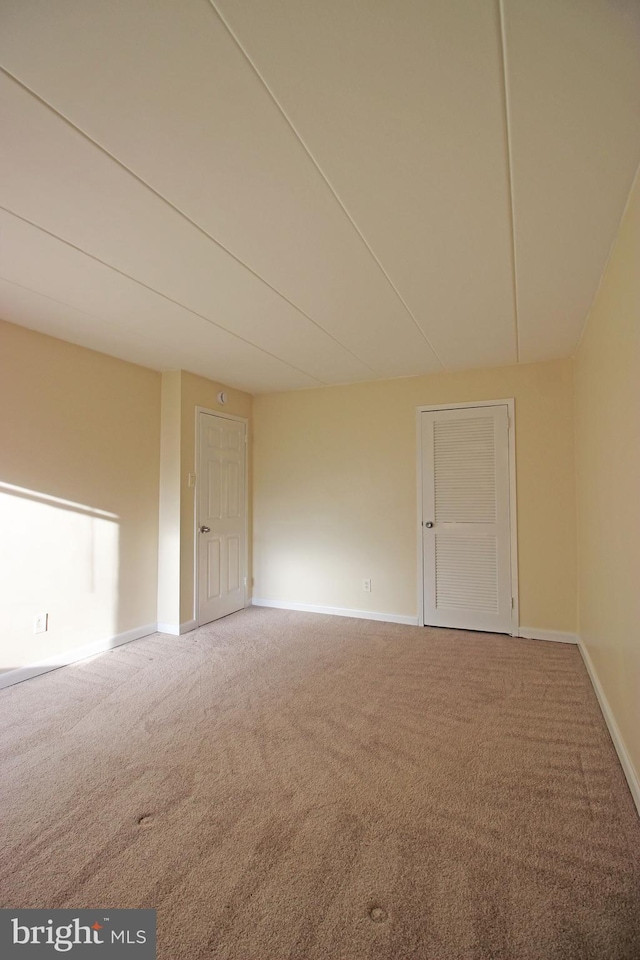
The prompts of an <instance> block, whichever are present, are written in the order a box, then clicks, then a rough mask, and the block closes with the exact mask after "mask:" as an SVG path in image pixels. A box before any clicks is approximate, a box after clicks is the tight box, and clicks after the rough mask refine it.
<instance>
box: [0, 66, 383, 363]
mask: <svg viewBox="0 0 640 960" xmlns="http://www.w3.org/2000/svg"><path fill="white" fill-rule="evenodd" d="M0 71H1V72H2V73H4V74H5V75H6V76H7V77H9V78H10V79H11V80H13V81H14V83H17V84H18V86H20V87H22V89H23V90H25V91H26V92H27V93H28V94H29V95H30V96H32V97H33V98H34V99H35V100H37V101H38V102H39V103H41V104H42V105H43V106H44V107H46V108H47V110H50V111H51V112H52V113H53V114H55V116H56V117H59V118H60V120H62V121H63V122H64V123H66V124H67V125H68V126H70V127H71V129H72V130H75V131H76V133H78V134H80V136H81V137H84V138H85V140H88V141H89V143H92V144H93V146H94V147H96V149H98V150H100V152H101V153H103V154H104V155H105V156H106V157H108V158H109V159H110V160H112V161H113V162H114V163H116V164H117V165H118V166H119V167H120V168H121V169H122V170H124V171H125V172H126V173H128V174H129V176H131V177H133V179H134V180H136V181H137V182H138V183H139V184H141V186H143V187H145V189H147V190H148V191H149V192H150V193H152V194H153V196H155V197H157V198H158V199H159V200H160V201H162V203H165V204H166V205H167V206H168V207H169V208H170V209H171V210H173V211H174V212H175V213H177V214H178V216H180V217H182V218H183V220H186V222H187V223H189V224H190V225H191V226H192V227H193V228H194V229H195V230H197V231H198V232H199V233H201V234H202V235H203V236H204V237H206V238H207V240H210V241H211V243H213V244H215V246H216V247H218V248H219V249H220V250H222V251H224V253H226V254H227V255H228V256H230V257H231V258H232V259H233V260H235V262H236V263H237V264H239V265H240V266H241V267H243V268H244V269H245V270H246V271H247V272H248V273H250V274H251V275H252V276H253V277H255V278H256V280H258V281H259V282H260V283H263V284H264V285H265V287H267V288H268V289H269V290H271V291H272V292H273V293H275V294H276V296H278V297H280V299H281V300H284V301H285V303H288V304H289V306H290V307H293V309H294V310H296V311H297V313H299V314H300V315H301V316H303V317H304V318H305V319H306V320H308V321H309V323H312V324H313V326H314V327H317V328H318V330H321V331H322V333H324V334H325V336H327V337H329V338H330V339H331V340H333V342H334V343H336V344H337V345H338V346H339V347H341V348H342V349H343V350H345V351H346V352H347V353H348V354H349V355H350V356H352V357H353V358H354V360H357V361H358V362H359V363H362V364H363V365H364V366H365V367H367V368H368V369H369V370H371V372H372V373H374V374H375V375H376V376H377V377H379V376H380V373H379V371H378V370H376V369H375V367H372V366H371V365H370V364H369V363H367V362H366V360H363V359H362V358H361V357H359V356H358V355H357V354H356V353H354V352H353V350H351V349H350V348H349V347H347V346H345V344H344V343H342V341H340V340H338V338H337V337H336V336H334V334H332V333H330V332H329V331H328V330H327V329H325V327H323V326H322V324H321V323H318V321H317V320H314V319H313V317H311V316H309V314H308V313H305V311H304V310H302V308H301V307H299V306H298V305H297V304H295V303H294V302H293V300H290V299H289V298H288V297H287V296H286V295H285V294H284V293H282V292H281V291H280V290H278V289H277V287H274V286H273V285H272V284H271V283H269V281H268V280H265V278H264V277H263V276H261V275H260V274H259V273H257V271H256V270H254V269H253V268H252V267H250V266H249V264H247V263H245V262H244V260H241V259H240V257H238V256H237V255H236V254H235V253H233V251H231V250H229V249H228V248H227V247H225V246H224V244H223V243H221V242H220V241H219V240H216V238H215V237H213V236H211V234H210V233H207V231H206V230H205V229H204V227H201V226H200V224H199V223H196V221H195V220H192V219H191V217H190V216H189V215H188V214H186V213H184V211H183V210H181V209H180V207H177V206H176V205H175V204H174V203H172V202H171V200H169V199H167V197H165V196H163V194H161V193H160V192H159V191H158V190H156V189H155V188H154V187H152V186H151V184H150V183H147V181H146V180H144V179H143V178H142V177H141V176H140V175H139V174H137V173H135V172H134V171H133V170H131V168H130V167H128V166H127V165H126V163H123V162H122V160H119V159H118V158H117V157H116V156H114V155H113V154H112V153H110V152H109V151H108V150H107V149H106V147H103V146H102V144H101V143H98V141H97V140H94V139H93V137H91V136H90V135H89V134H88V133H86V132H85V131H84V130H82V129H81V128H80V127H78V126H76V124H75V123H73V121H72V120H70V119H69V118H68V117H66V116H65V115H64V114H63V113H60V111H59V110H56V108H55V107H54V106H53V105H52V104H50V103H49V102H48V101H47V100H45V99H44V98H43V97H41V96H40V95H39V94H37V93H36V92H35V91H34V90H32V89H31V87H28V86H27V84H26V83H23V81H22V80H19V79H18V77H16V76H14V74H12V73H10V72H9V71H8V70H7V69H6V68H5V67H3V66H2V65H0ZM156 292H157V291H156ZM185 309H188V308H187V307H185ZM247 342H249V341H247ZM276 359H277V358H276ZM301 372H302V371H301Z"/></svg>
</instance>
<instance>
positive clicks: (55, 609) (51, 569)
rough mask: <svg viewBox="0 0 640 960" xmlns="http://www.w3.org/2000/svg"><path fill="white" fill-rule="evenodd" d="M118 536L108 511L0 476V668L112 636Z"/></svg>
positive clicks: (52, 658) (45, 658)
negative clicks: (42, 626) (42, 625)
mask: <svg viewBox="0 0 640 960" xmlns="http://www.w3.org/2000/svg"><path fill="white" fill-rule="evenodd" d="M119 534H120V526H119V517H118V516H117V515H116V514H113V513H108V512H106V511H104V510H99V509H96V508H94V507H90V506H87V505H85V504H81V503H73V502H71V501H68V500H63V499H60V498H59V497H53V496H50V495H48V494H46V493H42V492H38V491H35V490H26V489H24V488H23V487H17V486H14V485H13V484H9V483H3V482H2V481H0V670H2V671H4V670H10V669H15V668H17V667H22V666H26V665H29V664H33V663H40V662H47V663H51V664H55V663H56V654H58V653H62V652H66V651H69V650H71V649H73V648H75V647H80V646H82V645H84V644H86V643H87V633H88V626H89V625H90V626H91V639H101V638H108V637H111V636H113V634H114V633H116V630H117V622H118V572H119V560H118V549H119ZM43 615H46V617H47V620H46V624H47V629H46V631H44V632H39V633H36V632H35V621H36V618H37V617H39V616H43Z"/></svg>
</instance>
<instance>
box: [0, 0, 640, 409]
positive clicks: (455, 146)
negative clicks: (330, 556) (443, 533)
mask: <svg viewBox="0 0 640 960" xmlns="http://www.w3.org/2000/svg"><path fill="white" fill-rule="evenodd" d="M0 64H1V66H2V72H0V130H1V131H2V151H1V156H0V207H1V208H2V209H0V231H1V235H2V249H1V251H0V278H1V279H0V316H1V317H3V318H4V319H6V320H9V321H12V322H14V323H19V324H23V325H24V326H27V327H31V328H33V329H36V330H41V331H43V332H45V333H50V334H52V335H53V336H57V337H61V338H63V339H65V340H70V341H72V342H75V343H80V344H83V345H85V346H88V347H92V348H94V349H97V350H102V351H104V352H106V353H110V354H113V355H115V356H118V357H122V358H124V359H127V360H132V361H134V362H136V363H142V364H145V365H147V366H151V367H154V368H156V369H174V368H178V367H180V368H183V369H187V370H191V371H193V372H194V373H199V374H202V375H204V376H208V377H211V378H212V379H216V380H222V381H223V382H226V383H228V384H230V385H233V386H237V387H240V388H243V389H246V390H249V391H251V392H262V391H269V390H286V389H297V388H301V387H306V386H314V385H317V384H321V383H322V384H324V383H345V382H354V381H358V380H371V379H374V378H377V377H395V376H406V375H412V374H421V373H430V372H436V371H440V370H442V369H447V370H455V369H463V368H470V367H481V366H489V365H498V364H509V363H517V362H520V363H526V362H530V361H534V360H543V359H549V358H553V357H559V356H567V355H570V354H571V353H572V352H573V350H574V349H575V346H576V344H577V342H578V339H579V336H580V333H581V330H582V327H583V324H584V321H585V318H586V316H587V313H588V311H589V306H590V304H591V301H592V299H593V296H594V294H595V291H596V288H597V285H598V282H599V279H600V276H601V274H602V270H603V268H604V266H605V263H606V260H607V256H608V253H609V250H610V248H611V244H612V242H613V239H614V237H615V234H616V231H617V227H618V224H619V222H620V218H621V215H622V212H623V209H624V205H625V202H626V198H627V196H628V193H629V189H630V186H631V183H632V180H633V177H634V174H635V171H636V168H637V166H638V161H639V159H640V0H482V2H479V0H393V2H392V3H389V2H382V0H109V2H108V3H105V2H104V0H56V2H55V3H52V2H51V0H0Z"/></svg>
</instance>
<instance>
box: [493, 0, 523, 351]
mask: <svg viewBox="0 0 640 960" xmlns="http://www.w3.org/2000/svg"><path fill="white" fill-rule="evenodd" d="M498 22H499V27H500V29H499V31H498V35H499V38H500V54H501V56H500V59H501V62H502V97H503V107H504V129H505V149H506V154H507V179H508V188H507V191H508V204H509V228H510V234H511V236H510V240H511V244H510V246H511V276H512V280H513V319H514V325H515V336H516V363H520V317H519V299H520V298H519V294H518V255H517V252H516V211H515V203H514V198H513V156H512V154H513V151H512V147H511V121H510V117H511V98H510V95H509V75H508V72H507V33H506V26H505V13H504V0H498Z"/></svg>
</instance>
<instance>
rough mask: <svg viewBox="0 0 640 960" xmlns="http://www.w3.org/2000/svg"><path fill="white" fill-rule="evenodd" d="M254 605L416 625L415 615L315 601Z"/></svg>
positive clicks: (262, 601)
mask: <svg viewBox="0 0 640 960" xmlns="http://www.w3.org/2000/svg"><path fill="white" fill-rule="evenodd" d="M251 603H252V605H253V606H254V607H274V608H275V609H276V610H300V611H302V612H303V613H328V614H330V615H331V616H334V617H355V618H356V619H357V620H382V621H383V622H384V623H406V624H408V625H409V626H413V627H417V626H418V618H417V617H405V616H404V615H403V614H400V613H376V612H374V611H372V610H351V609H349V608H347V607H321V606H318V605H317V604H315V603H296V602H295V601H285V600H257V599H256V598H255V597H254V598H253V600H252V601H251Z"/></svg>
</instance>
